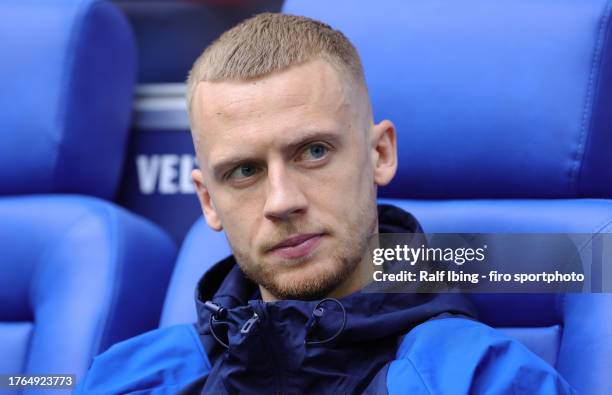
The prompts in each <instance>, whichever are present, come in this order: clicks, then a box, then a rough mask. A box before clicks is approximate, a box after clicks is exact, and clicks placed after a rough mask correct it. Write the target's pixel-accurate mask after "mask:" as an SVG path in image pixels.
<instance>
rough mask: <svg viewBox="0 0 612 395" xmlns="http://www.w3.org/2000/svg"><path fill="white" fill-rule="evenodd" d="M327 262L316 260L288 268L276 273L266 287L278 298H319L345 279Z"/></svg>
mask: <svg viewBox="0 0 612 395" xmlns="http://www.w3.org/2000/svg"><path fill="white" fill-rule="evenodd" d="M329 264H330V263H328V262H325V263H324V262H318V263H317V264H314V265H305V266H300V267H296V268H294V269H293V270H288V271H287V272H285V273H282V274H280V275H277V276H276V277H275V278H274V280H273V285H272V286H270V287H266V288H267V289H268V290H269V291H270V292H271V293H272V294H274V295H275V296H276V297H277V298H279V299H299V300H314V299H321V298H324V297H325V296H327V295H328V294H329V293H331V292H332V291H333V290H334V289H336V288H337V287H338V286H339V285H340V284H341V283H342V282H343V281H344V280H345V279H344V278H341V276H342V273H341V271H339V270H334V271H330V270H329Z"/></svg>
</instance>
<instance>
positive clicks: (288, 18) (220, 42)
mask: <svg viewBox="0 0 612 395" xmlns="http://www.w3.org/2000/svg"><path fill="white" fill-rule="evenodd" d="M314 59H324V60H326V61H328V62H330V63H331V64H332V65H333V66H335V67H336V68H337V69H338V70H339V71H340V72H341V73H342V74H344V72H348V73H349V75H350V76H352V77H353V79H354V80H355V82H357V83H360V84H363V85H364V86H365V80H364V75H363V67H362V65H361V60H360V59H359V54H358V53H357V50H356V49H355V47H354V46H353V45H352V44H351V42H350V41H349V40H348V39H347V38H346V37H345V36H344V34H342V32H340V31H338V30H334V29H332V28H331V27H330V26H329V25H327V24H325V23H323V22H319V21H316V20H314V19H310V18H306V17H303V16H295V15H287V14H277V13H262V14H258V15H255V16H254V17H252V18H249V19H247V20H245V21H243V22H241V23H240V24H238V25H236V26H235V27H233V28H232V29H230V30H228V31H226V32H225V33H223V34H222V35H221V36H220V37H219V38H218V39H217V40H215V41H214V42H213V43H211V44H210V45H209V46H208V47H207V48H206V50H204V52H203V53H202V55H200V57H199V58H198V59H197V60H196V61H195V63H194V65H193V67H192V68H191V71H190V72H189V77H188V78H187V109H188V111H189V113H190V116H191V103H192V101H193V95H194V92H195V89H196V87H197V85H198V83H199V82H202V81H207V82H219V81H249V80H252V79H255V78H259V77H263V76H266V75H268V74H271V73H274V72H278V71H282V70H285V69H287V68H289V67H291V66H294V65H298V64H301V63H305V62H307V61H309V60H314Z"/></svg>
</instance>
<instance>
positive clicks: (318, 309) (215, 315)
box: [204, 298, 346, 349]
mask: <svg viewBox="0 0 612 395" xmlns="http://www.w3.org/2000/svg"><path fill="white" fill-rule="evenodd" d="M327 302H333V303H336V304H337V305H338V306H340V310H342V325H340V329H338V331H336V333H334V334H333V335H332V336H331V337H329V338H327V339H323V340H306V339H304V344H306V345H308V346H313V345H319V344H325V343H329V342H331V341H333V340H334V339H336V338H337V337H338V336H340V334H341V333H342V332H343V331H344V328H345V327H346V310H345V308H344V306H343V305H342V303H341V302H340V301H339V300H338V299H334V298H325V299H322V300H321V301H320V302H319V303H317V305H316V306H315V308H314V309H313V310H312V315H311V316H310V318H309V319H308V322H306V336H308V333H309V332H310V331H311V330H312V329H313V328H315V327H316V326H317V325H319V321H320V320H321V318H322V317H323V315H324V314H325V309H324V308H323V305H324V304H325V303H327ZM204 308H206V310H208V311H209V312H210V317H209V319H208V325H209V327H210V333H211V334H212V335H213V337H214V338H215V340H216V341H217V343H219V344H220V345H222V346H223V347H224V348H226V349H229V348H230V347H229V344H227V343H226V342H224V341H223V340H221V339H220V338H219V336H217V333H216V332H215V326H214V325H215V324H227V325H229V324H230V323H229V322H228V321H225V320H224V318H225V317H226V315H227V310H226V309H225V308H224V307H223V306H221V305H219V304H217V303H215V302H212V301H210V300H209V301H207V302H205V303H204ZM258 320H259V317H258V316H257V314H256V313H254V314H253V317H251V318H250V319H249V320H248V321H247V322H246V324H245V325H244V326H243V328H242V329H241V331H240V332H241V333H243V334H247V333H249V331H250V329H251V328H252V327H253V325H255V323H256V322H257V321H258Z"/></svg>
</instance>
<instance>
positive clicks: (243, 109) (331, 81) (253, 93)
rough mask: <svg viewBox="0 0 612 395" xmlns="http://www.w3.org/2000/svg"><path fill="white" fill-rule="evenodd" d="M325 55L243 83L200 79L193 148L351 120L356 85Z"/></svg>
mask: <svg viewBox="0 0 612 395" xmlns="http://www.w3.org/2000/svg"><path fill="white" fill-rule="evenodd" d="M348 81H349V79H348V78H344V77H342V76H341V75H340V74H339V73H338V71H337V70H336V68H335V67H334V66H332V65H331V64H329V63H328V62H327V61H324V60H313V61H310V62H307V63H304V64H301V65H298V66H294V67H292V68H290V69H288V70H285V71H282V72H279V73H274V74H272V75H269V76H266V77H263V78H259V79H256V80H253V81H247V82H227V81H224V82H213V83H211V82H201V83H200V84H199V85H198V87H197V89H196V91H195V95H194V99H193V108H192V110H193V112H192V128H193V132H194V133H195V134H196V136H195V137H196V138H195V140H196V150H197V151H198V155H199V156H204V158H205V159H208V157H210V156H211V155H214V154H215V153H216V152H217V151H226V150H229V149H236V148H239V147H240V146H242V145H245V144H247V143H248V144H251V145H252V144H258V143H270V142H272V140H274V141H276V140H278V139H281V138H283V137H284V136H289V135H290V134H295V133H299V132H300V130H302V129H306V128H308V129H312V128H319V129H330V128H332V129H333V128H339V127H341V124H342V123H346V122H347V121H350V117H351V116H352V114H351V109H352V107H354V105H353V103H354V102H355V100H356V97H355V96H356V94H357V91H358V89H357V88H356V87H355V86H352V84H351V83H349V82H348Z"/></svg>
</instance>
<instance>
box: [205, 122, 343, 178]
mask: <svg viewBox="0 0 612 395" xmlns="http://www.w3.org/2000/svg"><path fill="white" fill-rule="evenodd" d="M340 139H341V137H340V133H338V132H332V131H328V130H308V131H306V132H304V133H301V134H300V136H299V137H298V138H296V139H295V140H294V141H290V142H288V143H286V144H284V145H283V146H282V147H281V150H282V151H283V152H289V153H294V152H295V151H296V150H298V149H299V148H300V147H302V146H304V145H306V144H309V143H313V142H315V141H325V142H330V143H332V144H335V145H336V146H338V145H339V143H340ZM249 162H258V160H256V159H254V158H253V157H252V156H249V155H236V156H234V157H229V158H226V159H222V160H220V161H219V162H217V163H214V164H213V165H212V172H213V175H214V177H215V178H217V179H221V178H222V177H223V174H224V173H225V172H226V171H228V170H230V169H233V168H235V167H237V166H239V165H241V164H244V163H249Z"/></svg>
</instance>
